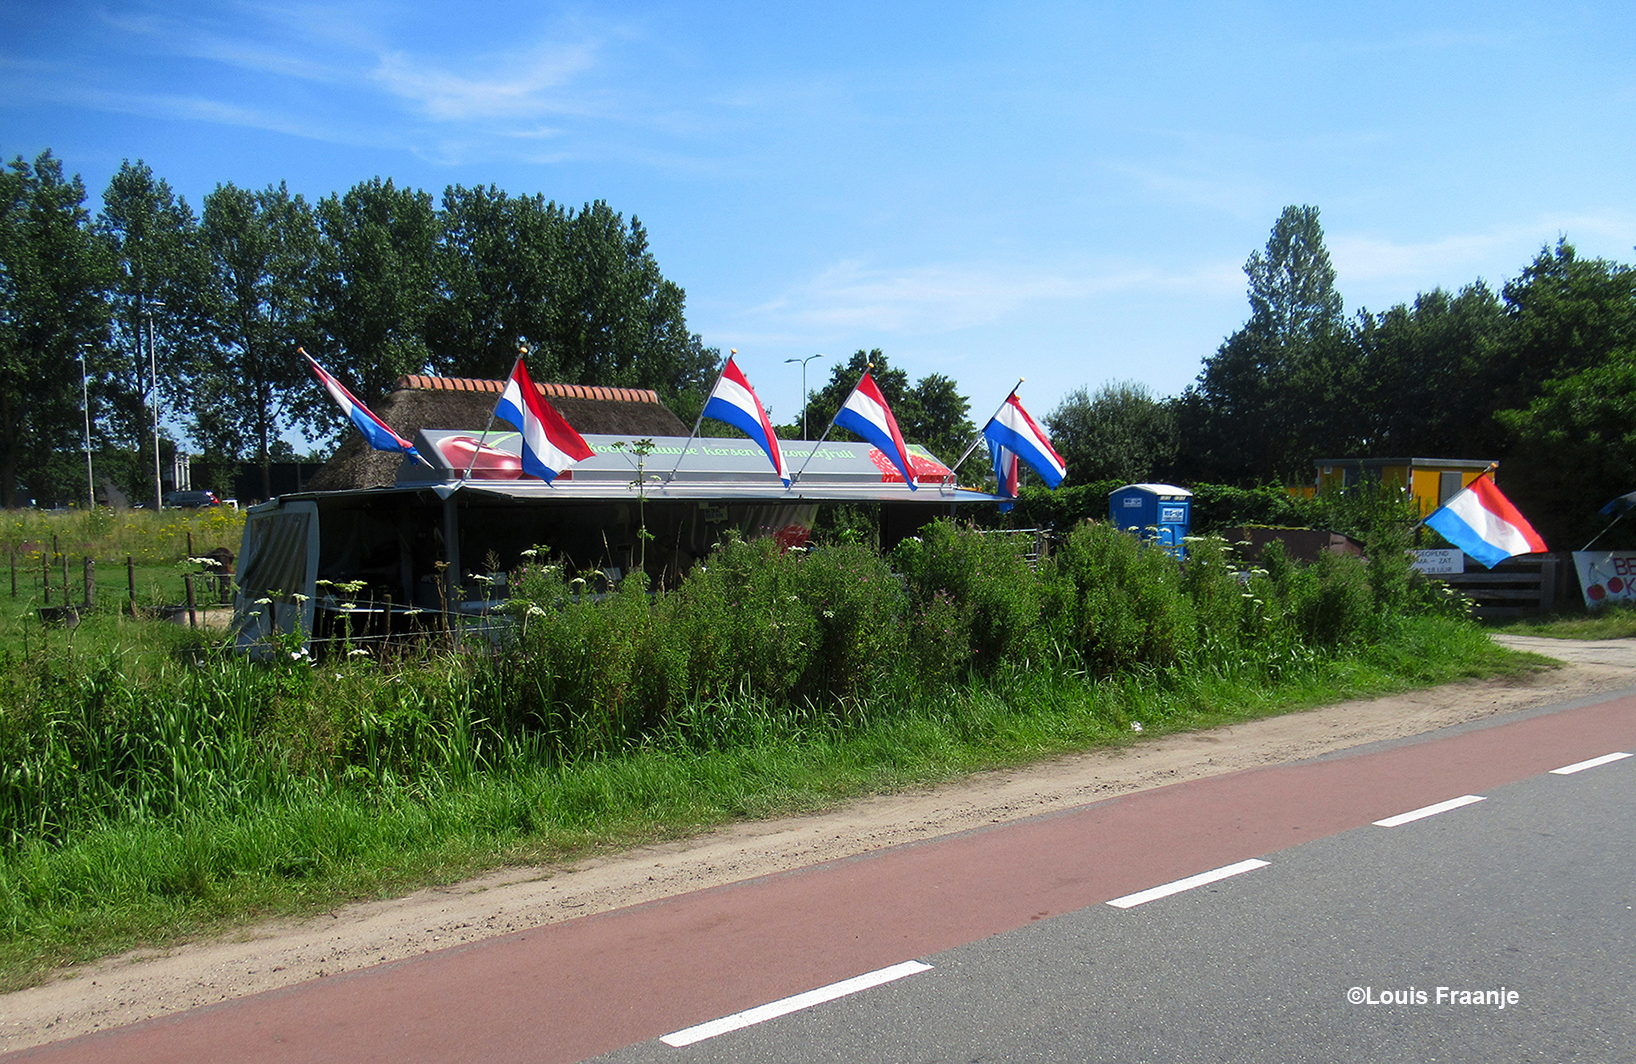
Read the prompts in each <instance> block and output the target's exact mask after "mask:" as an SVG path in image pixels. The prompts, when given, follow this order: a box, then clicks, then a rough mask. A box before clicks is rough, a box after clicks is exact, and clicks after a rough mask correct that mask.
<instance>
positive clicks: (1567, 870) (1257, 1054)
mask: <svg viewBox="0 0 1636 1064" xmlns="http://www.w3.org/2000/svg"><path fill="white" fill-rule="evenodd" d="M1615 751H1630V752H1636V696H1625V697H1620V698H1612V699H1606V700H1602V701H1596V702H1587V703H1586V704H1581V705H1569V706H1563V707H1552V708H1551V709H1549V710H1542V711H1535V712H1532V713H1530V714H1525V715H1523V716H1521V717H1520V718H1516V719H1511V720H1508V721H1503V722H1496V723H1493V724H1492V726H1465V727H1462V728H1457V729H1450V730H1448V731H1446V732H1444V733H1434V734H1432V735H1429V736H1422V737H1418V738H1416V739H1414V740H1406V741H1400V742H1395V743H1391V744H1383V745H1381V746H1378V747H1374V748H1363V749H1359V750H1354V751H1347V752H1345V753H1344V754H1341V755H1332V756H1329V757H1326V758H1321V759H1317V760H1313V761H1308V762H1303V763H1299V764H1293V765H1285V766H1279V767H1276V768H1268V769H1258V770H1253V771H1248V772H1240V773H1235V774H1232V775H1227V776H1219V777H1213V778H1209V779H1203V780H1198V781H1195V782H1190V783H1186V784H1178V785H1175V786H1171V787H1164V788H1159V789H1157V790H1152V791H1146V792H1140V793H1136V794H1132V795H1127V796H1125V797H1122V798H1118V799H1113V800H1110V801H1106V802H1100V803H1096V804H1093V805H1088V806H1084V807H1081V808H1079V809H1075V810H1070V811H1067V812H1063V813H1057V814H1053V815H1049V816H1044V817H1039V818H1035V819H1033V820H1029V821H1022V822H1019V823H1015V824H1009V825H1003V826H997V827H994V828H992V829H988V830H983V831H975V832H967V833H963V834H959V835H954V836H949V837H945V838H942V839H935V840H928V841H927V842H924V843H919V844H915V845H910V846H902V847H896V848H894V849H891V850H887V851H882V852H880V853H877V854H872V855H868V856H865V857H861V858H855V859H851V860H846V861H837V862H832V863H830V864H826V865H820V866H817V867H814V868H810V869H805V870H801V871H798V872H794V873H788V874H783V875H776V876H769V877H765V878H763V879H759V880H753V881H749V882H746V883H741V884H735V885H732V886H729V887H724V888H717V889H712V890H705V891H698V892H695V893H692V894H687V895H683V896H681V897H677V898H672V899H668V900H666V901H663V902H657V903H653V904H649V905H645V906H638V907H634V908H631V909H625V910H620V911H617V912H611V913H604V914H601V915H598V916H591V917H586V918H583V919H581V920H575V921H569V922H567V923H563V924H557V925H552V926H549V927H543V928H539V929H536V930H532V931H528V932H523V933H520V934H516V935H511V936H506V937H503V938H498V939H491V940H488V941H485V942H481V943H475V944H472V945H469V946H465V947H461V948H457V949H451V950H446V951H442V952H439V953H434V954H428V955H425V956H422V957H417V958H414V959H412V960H407V961H401V962H397V963H393V964H386V965H382V966H380V967H377V968H373V969H367V970H364V971H359V972H354V973H350V974H348V975H345V976H340V977H335V978H331V979H324V980H316V981H313V982H310V983H306V984H302V985H299V986H295V987H289V988H286V989H284V990H279V991H273V992H269V993H266V994H261V995H257V996H254V997H250V998H245V999H241V1000H238V1001H233V1002H229V1003H224V1004H222V1005H220V1006H215V1007H211V1008H206V1009H199V1010H195V1011H193V1012H189V1013H183V1014H180V1015H177V1016H173V1017H167V1018H164V1019H160V1020H155V1021H151V1022H149V1023H145V1024H139V1025H134V1026H132V1027H128V1028H123V1029H120V1030H117V1031H110V1032H103V1033H99V1034H95V1035H89V1036H85V1037H82V1038H78V1039H73V1040H71V1041H66V1042H61V1043H56V1044H53V1045H48V1046H42V1047H38V1048H36V1049H30V1050H23V1051H20V1052H19V1053H16V1054H13V1055H12V1056H11V1057H10V1058H7V1059H18V1060H30V1061H35V1060H38V1061H81V1060H86V1061H90V1060H95V1061H150V1060H151V1061H161V1060H163V1061H176V1062H186V1061H262V1060H266V1061H280V1062H289V1061H308V1060H311V1061H320V1060H325V1061H327V1060H348V1061H367V1060H381V1061H393V1062H405V1064H410V1062H418V1061H433V1060H435V1061H463V1060H469V1061H482V1062H484V1064H489V1062H493V1061H510V1060H528V1061H577V1060H582V1059H585V1058H587V1057H592V1056H595V1055H597V1054H604V1053H612V1054H613V1055H612V1056H610V1057H609V1059H615V1060H621V1061H623V1060H665V1061H670V1060H675V1061H682V1060H694V1059H702V1060H714V1059H721V1060H751V1059H754V1060H779V1059H790V1060H803V1061H805V1060H824V1059H837V1060H839V1059H846V1060H894V1061H897V1060H984V1059H1015V1060H1094V1059H1108V1060H1143V1059H1153V1060H1175V1059H1180V1060H1193V1059H1197V1060H1205V1059H1208V1060H1220V1059H1240V1058H1249V1057H1252V1056H1253V1057H1254V1058H1255V1059H1281V1060H1307V1059H1310V1060H1331V1059H1415V1060H1426V1059H1489V1060H1535V1059H1539V1060H1557V1059H1577V1060H1628V1059H1636V1051H1633V1049H1636V1047H1633V1046H1632V1042H1631V1038H1632V1034H1631V1032H1632V1030H1633V1028H1636V1022H1633V1021H1636V1017H1633V1015H1632V1012H1631V1008H1632V1006H1631V1002H1632V998H1633V994H1632V990H1631V986H1632V979H1631V975H1632V974H1633V973H1632V972H1631V970H1630V964H1631V962H1630V960H1629V958H1631V957H1632V956H1636V952H1633V951H1632V949H1631V946H1632V945H1633V943H1632V925H1631V910H1630V908H1629V906H1630V905H1631V904H1632V897H1631V895H1632V892H1633V888H1632V881H1633V878H1636V877H1633V876H1632V875H1631V869H1632V868H1633V867H1636V865H1633V863H1632V861H1631V857H1632V853H1631V823H1632V820H1631V812H1632V810H1631V807H1630V800H1629V799H1628V797H1626V796H1628V795H1630V794H1631V787H1630V784H1631V781H1632V772H1633V770H1636V759H1632V758H1627V759H1624V760H1622V761H1618V762H1613V763H1610V764H1605V765H1601V766H1599V767H1596V768H1593V769H1586V770H1584V771H1583V772H1579V773H1575V774H1573V775H1567V776H1559V775H1551V774H1549V770H1551V769H1554V768H1557V767H1560V766H1564V765H1567V764H1569V763H1572V762H1577V761H1581V760H1583V759H1586V758H1593V757H1597V756H1599V755H1603V754H1607V753H1610V752H1615ZM1466 795H1473V796H1482V797H1483V800H1482V801H1477V802H1471V803H1469V804H1466V805H1464V806H1461V807H1459V808H1455V809H1450V810H1449V811H1447V812H1443V813H1439V814H1437V815H1434V816H1428V817H1425V818H1422V819H1418V820H1414V821H1411V822H1409V823H1406V824H1402V825H1399V826H1397V827H1391V828H1386V827H1375V826H1373V824H1372V822H1373V821H1377V820H1381V819H1383V818H1388V817H1391V816H1393V815H1394V814H1401V813H1404V812H1406V811H1409V810H1414V809H1418V808H1420V807H1423V806H1429V805H1432V804H1433V803H1439V802H1443V801H1445V800H1448V799H1452V798H1459V797H1461V796H1466ZM1245 862H1251V863H1253V864H1254V867H1252V868H1249V870H1246V871H1243V872H1242V873H1241V874H1239V875H1235V876H1232V877H1230V878H1224V879H1219V880H1217V881H1215V882H1213V883H1211V884H1209V885H1208V886H1204V887H1200V888H1197V889H1194V890H1188V891H1183V892H1180V893H1172V894H1169V895H1168V896H1166V897H1161V898H1157V899H1155V900H1150V901H1145V902H1141V903H1134V904H1128V905H1127V907H1124V908H1119V907H1115V906H1113V905H1109V904H1107V903H1109V902H1110V901H1116V900H1119V899H1127V900H1129V896H1131V895H1137V896H1138V897H1140V896H1141V893H1140V892H1144V891H1147V890H1149V889H1150V888H1154V887H1158V886H1160V885H1163V884H1168V883H1172V882H1173V881H1176V880H1181V879H1184V878H1185V877H1191V876H1195V875H1197V874H1199V873H1205V872H1209V871H1210V870H1212V869H1220V868H1223V867H1226V866H1235V865H1240V864H1244V863H1245ZM1261 862H1266V863H1265V864H1264V865H1263V864H1261ZM1246 867H1248V866H1246ZM907 962H917V963H916V964H914V965H913V966H912V967H913V968H914V969H915V970H914V971H913V972H912V974H911V973H910V970H909V969H908V968H900V967H896V966H900V965H904V964H906V963H907ZM923 964H929V965H930V968H929V969H926V970H920V969H919V966H920V965H923ZM883 969H887V970H890V971H891V972H893V973H894V974H896V973H903V974H902V976H901V978H897V979H895V980H894V981H891V982H886V983H883V984H882V985H879V986H874V987H873V988H870V989H866V990H861V991H859V992H857V993H855V994H851V995H847V996H845V997H841V998H838V999H836V1000H833V1001H829V1002H827V1003H825V1004H821V1005H817V1006H814V1007H812V1008H808V1009H803V1010H800V1011H795V1012H789V1013H787V1014H786V1015H783V1016H780V1017H779V1018H776V1019H772V1020H768V1021H767V1022H765V1023H761V1024H754V1025H751V1026H743V1027H740V1028H738V1029H736V1030H731V1031H728V1032H727V1033H724V1034H717V1035H715V1036H714V1037H707V1038H703V1039H702V1040H698V1041H693V1042H692V1043H691V1044H688V1045H686V1046H684V1047H681V1048H677V1047H676V1046H673V1045H671V1044H668V1043H666V1042H664V1041H659V1040H658V1039H659V1038H660V1037H661V1036H665V1035H669V1036H671V1040H672V1041H685V1039H678V1038H676V1037H675V1036H676V1035H677V1034H678V1033H679V1032H683V1031H686V1030H688V1029H690V1028H694V1027H695V1025H699V1024H704V1023H709V1022H712V1021H716V1020H719V1019H720V1018H723V1017H729V1016H732V1015H734V1014H737V1013H740V1012H742V1011H744V1010H751V1009H761V1010H763V1011H765V1012H779V1011H782V1008H781V1007H773V1008H768V1006H769V1004H770V1003H776V1002H779V1001H781V1000H783V999H786V998H788V997H790V996H791V995H798V994H802V993H807V992H811V991H814V990H816V989H818V988H824V987H828V986H831V985H832V984H835V983H837V982H840V981H844V980H848V979H852V978H854V977H858V976H861V975H865V974H866V973H872V972H878V971H881V970H883ZM1438 986H1448V987H1451V988H1455V989H1457V990H1474V989H1480V990H1483V991H1485V992H1487V991H1494V992H1502V988H1503V992H1506V993H1508V992H1510V991H1515V992H1516V993H1517V994H1518V995H1519V997H1518V999H1517V1000H1516V1001H1515V1002H1513V1003H1512V1004H1510V1005H1508V1007H1507V1008H1505V1009H1491V1010H1490V1011H1484V1009H1483V1007H1481V1006H1469V1005H1467V1006H1465V1007H1464V1009H1463V1010H1450V1009H1447V1008H1444V1007H1442V1005H1441V1004H1438V1005H1436V1006H1434V1005H1433V1004H1430V1003H1428V1004H1426V1005H1421V1004H1419V1003H1418V1002H1417V1001H1415V999H1414V992H1415V991H1430V992H1435V988H1436V987H1438ZM1353 987H1359V988H1360V989H1361V990H1362V991H1363V993H1364V998H1365V1001H1364V1003H1363V1004H1361V1005H1353V1004H1352V1003H1350V1002H1349V1001H1347V1000H1346V997H1345V995H1346V993H1347V992H1348V991H1350V990H1351V988H1353ZM1377 992H1378V993H1382V994H1384V993H1388V992H1390V993H1392V994H1394V995H1396V994H1399V993H1404V994H1407V995H1408V997H1406V998H1405V999H1404V1003H1402V1004H1390V1005H1382V1004H1371V1003H1370V1000H1371V998H1370V995H1372V994H1376V993H1377ZM1393 1000H1395V998H1394V999H1393ZM729 1026H730V1025H729Z"/></svg>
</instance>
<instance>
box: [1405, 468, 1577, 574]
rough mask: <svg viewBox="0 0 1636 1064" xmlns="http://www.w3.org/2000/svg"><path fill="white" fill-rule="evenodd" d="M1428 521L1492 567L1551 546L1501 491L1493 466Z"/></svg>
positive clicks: (1451, 541)
mask: <svg viewBox="0 0 1636 1064" xmlns="http://www.w3.org/2000/svg"><path fill="white" fill-rule="evenodd" d="M1426 524H1427V525H1428V526H1429V527H1431V528H1434V529H1436V530H1437V531H1438V533H1439V534H1441V535H1442V537H1443V538H1444V539H1446V540H1448V541H1449V542H1450V543H1452V544H1454V545H1455V546H1456V547H1459V548H1460V549H1461V550H1463V551H1465V552H1466V553H1467V554H1469V555H1471V556H1472V557H1473V558H1476V559H1477V560H1478V561H1480V562H1482V563H1483V564H1484V565H1485V566H1487V567H1488V568H1490V569H1492V568H1494V567H1495V566H1496V565H1498V564H1500V563H1501V562H1503V561H1505V560H1506V559H1507V558H1512V557H1515V556H1516V555H1518V554H1534V553H1538V552H1541V551H1546V550H1549V549H1550V548H1549V547H1547V546H1546V545H1545V540H1544V539H1542V538H1541V537H1540V534H1539V533H1538V532H1535V531H1534V526H1533V525H1530V524H1529V523H1528V519H1527V518H1526V517H1523V516H1522V513H1521V512H1520V511H1518V509H1517V508H1516V507H1515V506H1514V505H1512V503H1511V500H1510V499H1508V498H1506V497H1505V496H1504V495H1503V494H1501V492H1500V489H1499V488H1498V487H1497V486H1496V485H1495V484H1494V477H1493V468H1492V467H1490V468H1489V469H1487V470H1485V471H1484V472H1483V474H1482V475H1481V476H1479V477H1478V478H1477V479H1476V480H1473V481H1472V482H1471V483H1470V484H1467V485H1466V486H1465V488H1463V489H1462V490H1461V491H1460V492H1459V493H1458V494H1456V495H1455V496H1454V497H1453V498H1451V499H1449V501H1448V502H1446V503H1444V504H1443V506H1442V508H1441V509H1439V510H1437V511H1436V512H1435V513H1433V514H1432V515H1431V516H1430V517H1428V518H1426Z"/></svg>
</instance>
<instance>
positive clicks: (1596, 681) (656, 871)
mask: <svg viewBox="0 0 1636 1064" xmlns="http://www.w3.org/2000/svg"><path fill="white" fill-rule="evenodd" d="M1496 639H1497V640H1499V641H1501V642H1503V643H1505V644H1506V645H1507V646H1511V647H1514V648H1516V649H1518V650H1530V651H1534V652H1536V653H1540V654H1544V655H1546V656H1548V657H1553V658H1556V659H1558V660H1560V661H1562V662H1563V663H1564V664H1563V665H1562V667H1561V668H1558V669H1553V670H1544V671H1540V672H1537V673H1534V674H1532V675H1529V676H1525V677H1520V678H1515V679H1501V680H1485V681H1476V682H1470V683H1460V684H1450V685H1447V686H1444V687H1438V688H1432V689H1429V690H1424V691H1415V692H1411V693H1408V694H1403V695H1394V696H1391V697H1387V698H1376V699H1368V700H1361V701H1354V702H1344V703H1340V704H1337V705H1331V706H1324V707H1321V708H1318V709H1313V710H1309V711H1306V712H1302V713H1293V714H1288V715H1285V716H1279V717H1269V718H1266V719H1263V720H1257V721H1252V722H1249V723H1245V724H1235V725H1232V726H1229V727H1222V728H1216V729H1212V730H1209V731H1202V732H1192V733H1187V734H1181V735H1172V736H1165V737H1162V738H1157V739H1153V740H1149V741H1144V742H1139V743H1136V744H1134V745H1132V746H1128V747H1124V748H1121V749H1116V750H1099V751H1096V752H1093V753H1088V754H1080V755H1073V756H1069V757H1062V758H1057V759H1054V760H1051V761H1047V762H1043V763H1039V764H1035V765H1030V766H1027V767H1024V768H1018V769H1011V770H1006V771H1000V772H990V773H983V774H980V775H977V776H973V777H970V778H967V779H965V780H962V781H959V782H957V783H953V784H949V785H945V786H941V787H937V788H935V789H930V790H925V791H919V792H911V793H905V794H897V795H890V796H884V797H877V798H871V799H867V800H863V801H859V802H855V803H852V804H849V805H847V806H845V807H842V808H840V809H836V810H833V811H830V812H827V813H822V814H816V815H811V816H802V817H791V818H786V819H780V820H768V821H758V822H755V823H748V824H737V825H733V826H730V827H725V828H722V829H719V830H717V831H713V832H710V833H708V834H705V835H701V836H697V837H695V838H691V839H686V840H682V841H678V842H672V843H666V844H663V845H654V846H645V847H640V848H637V849H634V850H629V851H625V852H622V853H618V854H614V855H610V856H605V857H597V858H593V859H587V860H581V861H575V862H572V863H565V864H561V865H554V866H549V867H535V868H512V869H506V870H504V871H501V872H497V873H494V874H492V875H489V876H485V877H483V878H481V879H476V880H472V881H469V882H465V883H460V884H456V885H453V886H448V887H441V888H436V889H430V890H423V891H419V892H417V893H415V894H411V895H409V896H407V897H404V898H396V899H392V900H388V901H377V902H369V903H364V904H359V905H354V906H350V907H347V908H344V909H339V910H336V911H334V912H331V913H327V914H325V915H322V916H319V917H314V918H309V919H305V920H300V921H277V922H269V923H266V924H261V925H257V926H255V927H253V928H250V929H247V930H245V931H242V932H240V933H239V934H238V935H237V936H235V937H233V938H231V939H227V940H215V941H201V942H196V943H189V944H186V945H182V946H179V947H177V948H175V949H172V950H168V951H165V952H155V951H151V950H144V951H137V952H133V953H129V954H125V955H122V956H118V957H112V958H108V959H106V960H103V961H101V962H99V963H97V964H95V965H90V966H84V967H80V968H75V969H72V970H69V971H65V972H62V973H60V974H59V975H58V977H57V978H55V979H53V980H52V981H50V982H48V983H46V984H44V985H42V986H38V987H34V988H31V989H28V990H22V991H18V992H16V993H12V994H8V995H5V996H3V997H0V1051H9V1050H15V1049H21V1048H24V1047H27V1046H33V1045H39V1044H42V1043H46V1042H53V1041H57V1040H59V1039H64V1038H71V1037H74V1036H75V1035H79V1034H84V1033H86V1032H89V1031H94V1030H98V1029H102V1028H108V1027H117V1026H121V1025H124V1024H127V1023H133V1022H136V1021H138V1020H143V1019H148V1018H150V1017H154V1016H161V1015H165V1014H168V1013H173V1012H180V1011H182V1010H184V1009H190V1008H194V1007H197V1006H200V1005H207V1004H211V1003H214V1002H218V1001H223V1000H227V999H229V998H236V997H242V996H245V995H248V994H254V993H259V992H261V991H264V990H272V989H276V988H278V987H282V986H288V985H291V984H293V983H299V982H304V981H306V980H308V979H314V978H319V977H322V976H326V975H334V974H336V973H339V972H346V971H352V970H354V969H359V968H367V967H369V966H371V965H375V964H381V963H384V962H388V961H394V960H399V959H402V958H404V957H410V956H414V955H417V954H421V953H428V952H431V951H433V950H438V949H444V948H447V947H451V946H457V945H460V944H463V943H467V942H472V941H476V940H479V939H483V938H488V937H491V936H494V935H502V934H508V933H510V932H513V931H521V930H524V929H526V928H530V927H535V926H539V925H542V924H549V923H555V922H557V921H561V920H568V919H572V918H574V917H579V916H585V915H588V914H591V913H598V912H606V911H608V910H611V909H618V908H623V907H625V906H629V905H638V904H641V903H644V902H649V901H654V900H657V899H660V898H665V897H670V896H673V895H676V894H681V893H685V892H687V891H692V890H699V889H702V888H706V887H713V886H718V885H721V884H725V883H732V882H736V881H739V880H744V879H749V878H753V877H756V876H762V875H768V874H772V873H776V872H782V871H786V870H789V869H793V868H800V867H804V866H806V865H811V864H816V863H818V862H822V861H829V860H834V859H838V858H844V857H851V856H856V855H858V854H863V853H868V852H870V851H873V850H879V849H883V848H885V847H888V846H895V845H898V844H901V843H905V842H914V841H918V840H921V839H927V838H932V837H935V836H938V835H944V834H948V833H951V832H957V831H963V830H967V829H970V828H974V827H980V826H983V825H987V824H994V823H1002V822H1005V821H1010V820H1018V819H1021V818H1024V817H1029V816H1034V815H1037V814H1040V813H1046V812H1051V811H1054V810H1059V809H1064V808H1068V807H1072V806H1076V805H1082V804H1084V803H1087V802H1094V801H1098V800H1101V799H1103V798H1110V797H1114V796H1116V795H1120V794H1126V793H1129V792H1131V791H1136V790H1142V789H1146V788H1150V787H1158V786H1163V785H1165V784H1169V783H1178V782H1181V781H1184V780H1191V779H1199V778H1202V777H1206V776H1213V775H1219V774H1222V773H1227V772H1235V771H1238V770H1240V769H1246V768H1255V767H1258V766H1263V765H1269V764H1277V763H1281V762H1288V761H1298V760H1301V759H1304V758H1309V757H1316V756H1318V755H1321V754H1326V753H1331V752H1333V751H1337V750H1342V749H1346V748H1348V747H1353V746H1359V745H1362V744H1365V743H1371V742H1378V741H1382V740H1389V739H1398V738H1404V737H1407V736H1412V735H1418V734H1421V733H1423V732H1428V731H1433V730H1435V729H1437V728H1441V727H1446V726H1448V725H1453V724H1461V723H1466V722H1469V721H1475V720H1482V719H1484V718H1488V717H1493V716H1497V715H1501V714H1507V713H1514V712H1519V711H1523V710H1527V709H1532V708H1536V707H1539V706H1544V705H1550V704H1553V703H1556V702H1562V701H1566V700H1569V699H1573V698H1578V697H1583V696H1587V695H1596V694H1602V693H1608V692H1613V691H1617V690H1620V689H1623V688H1629V687H1633V686H1636V640H1554V639H1540V638H1535V637H1527V636H1497V637H1496Z"/></svg>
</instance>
